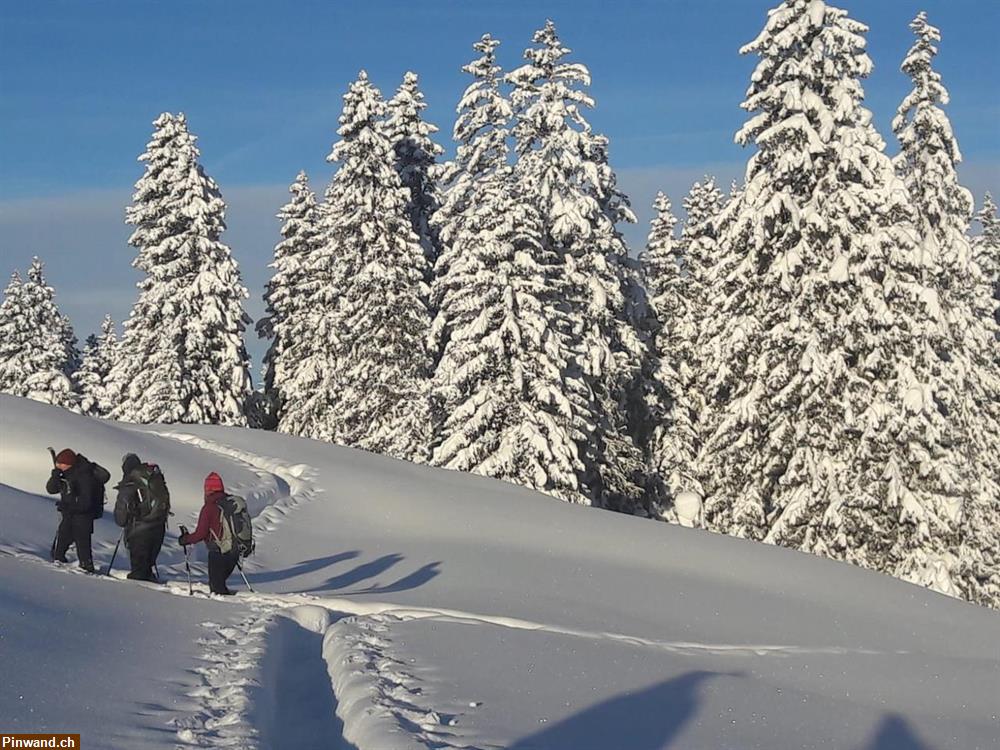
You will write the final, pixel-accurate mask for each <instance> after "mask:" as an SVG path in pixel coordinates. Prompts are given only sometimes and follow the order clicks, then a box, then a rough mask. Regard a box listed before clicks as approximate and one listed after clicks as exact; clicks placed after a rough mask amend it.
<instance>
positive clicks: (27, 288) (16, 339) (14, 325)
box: [0, 258, 79, 410]
mask: <svg viewBox="0 0 1000 750" xmlns="http://www.w3.org/2000/svg"><path fill="white" fill-rule="evenodd" d="M78 357H79V354H78V352H77V351H76V337H75V336H74V335H73V329H72V326H71V325H70V323H69V319H68V318H66V317H65V316H64V315H62V314H61V313H60V312H59V309H58V308H57V307H56V303H55V292H54V291H53V289H52V287H50V286H49V285H48V284H47V283H46V281H45V274H44V266H43V264H42V262H41V261H40V260H39V259H38V258H34V259H33V260H32V262H31V267H30V268H29V269H28V278H27V279H26V280H25V281H23V282H22V281H21V278H20V276H19V275H18V274H16V273H15V274H14V275H13V276H12V277H11V280H10V283H9V284H8V286H7V289H6V291H5V292H4V301H3V305H2V307H0V391H2V392H4V393H10V394H12V395H14V396H22V397H26V398H30V399H34V400H35V401H44V402H46V403H49V404H55V405H56V406H62V407H64V408H67V409H74V410H75V409H78V408H79V396H78V395H77V393H76V392H75V390H74V388H73V382H72V380H71V376H72V374H73V367H74V362H75V361H76V360H77V359H78Z"/></svg>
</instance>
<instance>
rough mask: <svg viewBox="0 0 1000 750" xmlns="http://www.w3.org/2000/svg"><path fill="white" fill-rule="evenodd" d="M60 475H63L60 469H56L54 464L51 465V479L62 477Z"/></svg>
mask: <svg viewBox="0 0 1000 750" xmlns="http://www.w3.org/2000/svg"><path fill="white" fill-rule="evenodd" d="M62 475H63V473H62V469H58V468H56V467H55V466H53V467H52V478H53V479H62Z"/></svg>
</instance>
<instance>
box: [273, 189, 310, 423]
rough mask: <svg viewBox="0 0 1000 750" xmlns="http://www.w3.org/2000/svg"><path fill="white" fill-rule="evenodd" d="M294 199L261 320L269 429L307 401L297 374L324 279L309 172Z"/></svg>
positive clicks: (285, 213) (284, 214) (283, 214)
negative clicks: (293, 404)
mask: <svg viewBox="0 0 1000 750" xmlns="http://www.w3.org/2000/svg"><path fill="white" fill-rule="evenodd" d="M288 192H289V193H291V195H292V198H291V200H289V202H288V203H286V204H285V205H284V206H282V207H281V210H280V211H279V212H278V218H279V219H281V221H282V222H283V223H282V226H281V237H282V239H281V242H279V243H278V244H277V245H275V247H274V260H273V261H272V262H271V268H273V269H274V274H273V275H272V276H271V279H270V281H268V282H267V287H266V289H265V290H264V304H265V308H266V312H265V315H264V317H262V318H261V319H260V320H258V321H257V335H258V336H260V337H261V338H267V339H271V345H270V346H269V347H268V350H267V353H266V354H265V355H264V384H263V385H264V399H265V401H266V403H267V405H268V406H267V422H268V426H274V427H277V426H278V424H280V421H281V416H282V412H283V409H284V404H286V403H287V402H289V401H292V400H298V399H301V398H304V397H305V396H304V394H301V393H298V392H296V390H295V389H294V387H293V386H294V384H296V383H297V380H298V377H297V376H298V370H299V368H300V367H301V366H302V365H303V363H304V362H307V361H308V358H309V357H308V354H309V351H310V350H311V349H312V348H313V347H314V343H313V341H312V339H313V337H314V336H315V331H313V330H312V329H311V322H312V321H311V318H312V315H313V314H314V313H315V312H316V308H315V306H314V305H315V302H316V299H315V298H316V296H317V293H318V291H319V289H318V287H319V286H320V285H321V283H322V282H321V279H322V278H323V276H322V274H320V275H319V277H317V273H316V272H317V271H319V270H320V269H316V268H313V267H311V265H310V264H312V263H314V262H315V257H314V256H315V255H316V254H317V253H319V252H321V248H322V244H323V240H322V235H321V233H320V226H319V225H320V212H319V208H318V207H317V205H316V195H315V193H313V191H312V189H311V188H310V187H309V178H308V176H307V175H306V173H305V172H299V174H298V176H297V177H296V178H295V182H293V183H292V184H291V185H290V186H289V188H288Z"/></svg>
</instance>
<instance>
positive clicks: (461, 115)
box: [432, 34, 513, 354]
mask: <svg viewBox="0 0 1000 750" xmlns="http://www.w3.org/2000/svg"><path fill="white" fill-rule="evenodd" d="M499 45H500V42H499V40H496V39H494V38H493V37H491V36H490V35H489V34H484V35H483V36H482V38H481V39H480V40H479V41H478V42H476V43H475V44H473V45H472V47H473V49H475V50H476V51H477V52H479V53H480V57H478V58H477V59H475V60H473V61H472V62H471V63H469V64H468V65H465V66H463V68H462V71H463V72H465V73H468V74H469V75H471V76H472V77H473V81H472V83H470V84H469V86H468V87H467V88H466V89H465V92H464V93H463V94H462V98H461V99H460V100H459V102H458V107H457V108H456V111H457V113H458V117H457V119H456V120H455V127H454V129H453V131H452V138H453V139H454V140H455V141H456V142H457V144H458V146H457V149H456V153H455V158H454V160H452V161H449V162H447V163H445V164H443V165H442V167H441V177H440V185H441V191H442V202H441V206H440V208H439V209H438V210H437V212H436V213H435V214H434V217H433V219H432V225H433V226H434V227H435V228H437V230H438V232H439V235H440V239H441V243H442V245H443V246H451V245H454V242H455V238H456V237H457V235H458V232H459V231H460V230H461V229H462V228H463V227H464V225H465V222H466V219H467V218H469V217H472V216H475V215H476V213H477V208H478V203H477V199H476V193H477V191H478V190H479V189H480V186H481V183H482V182H483V181H484V180H486V179H488V178H489V177H491V176H492V175H493V174H494V173H495V172H496V171H497V170H498V169H499V168H501V167H502V166H503V165H504V164H506V162H507V138H508V135H509V131H508V125H509V122H510V118H511V116H512V115H513V112H512V110H511V106H510V102H509V101H507V98H506V97H505V96H504V95H503V92H502V91H501V90H500V83H501V80H500V72H501V69H500V66H499V65H497V63H496V48H497V47H498V46H499ZM457 252H458V251H455V252H453V253H452V254H453V255H454V254H457ZM446 264H447V261H445V264H444V265H446ZM444 265H442V263H441V262H440V261H439V262H438V263H437V267H436V268H435V277H436V278H437V277H441V276H442V275H444V270H445V269H444ZM439 353H440V352H439V351H438V354H439Z"/></svg>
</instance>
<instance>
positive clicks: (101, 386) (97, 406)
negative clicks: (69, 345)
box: [73, 315, 118, 417]
mask: <svg viewBox="0 0 1000 750" xmlns="http://www.w3.org/2000/svg"><path fill="white" fill-rule="evenodd" d="M117 358H118V336H117V334H116V332H115V322H114V321H113V320H112V319H111V316H110V315H105V316H104V321H103V322H102V323H101V335H100V336H98V335H96V334H91V335H90V336H88V337H87V345H86V347H85V348H84V351H83V358H82V360H81V363H80V367H79V369H78V370H77V371H76V372H75V373H74V374H73V380H74V382H75V383H76V388H77V391H78V392H79V394H80V411H82V412H83V413H84V414H88V415H90V416H92V417H106V416H108V415H109V414H110V413H111V410H112V408H113V407H114V404H115V401H116V400H117V399H116V397H115V394H114V392H113V391H112V390H111V371H112V369H113V368H114V365H115V362H116V361H117Z"/></svg>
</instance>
